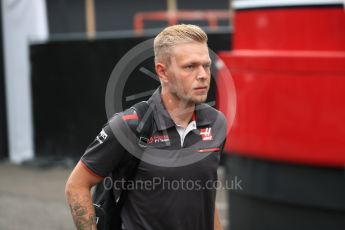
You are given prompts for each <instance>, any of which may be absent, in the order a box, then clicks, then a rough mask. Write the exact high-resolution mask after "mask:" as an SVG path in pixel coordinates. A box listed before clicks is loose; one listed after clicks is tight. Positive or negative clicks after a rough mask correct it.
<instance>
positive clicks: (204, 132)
mask: <svg viewBox="0 0 345 230" xmlns="http://www.w3.org/2000/svg"><path fill="white" fill-rule="evenodd" d="M200 136H201V139H202V141H212V140H213V136H212V132H211V128H204V129H200Z"/></svg>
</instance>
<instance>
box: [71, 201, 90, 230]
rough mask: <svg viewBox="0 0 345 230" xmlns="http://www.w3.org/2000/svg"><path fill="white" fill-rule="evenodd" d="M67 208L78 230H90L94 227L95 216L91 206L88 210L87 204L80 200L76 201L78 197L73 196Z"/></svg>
mask: <svg viewBox="0 0 345 230" xmlns="http://www.w3.org/2000/svg"><path fill="white" fill-rule="evenodd" d="M84 201H85V200H84ZM86 201H87V200H86ZM83 203H85V204H83ZM69 206H70V209H71V213H72V217H73V220H74V223H75V225H76V227H77V229H78V230H92V229H93V227H95V226H96V216H95V214H94V211H93V207H92V206H91V207H89V209H88V207H87V206H88V202H81V199H78V195H74V196H73V198H72V199H71V200H70V203H69Z"/></svg>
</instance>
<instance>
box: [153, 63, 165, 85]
mask: <svg viewBox="0 0 345 230" xmlns="http://www.w3.org/2000/svg"><path fill="white" fill-rule="evenodd" d="M155 68H156V73H157V75H158V77H159V80H160V81H161V82H162V83H167V82H168V77H167V74H166V73H167V68H166V65H164V64H163V63H157V64H156V65H155Z"/></svg>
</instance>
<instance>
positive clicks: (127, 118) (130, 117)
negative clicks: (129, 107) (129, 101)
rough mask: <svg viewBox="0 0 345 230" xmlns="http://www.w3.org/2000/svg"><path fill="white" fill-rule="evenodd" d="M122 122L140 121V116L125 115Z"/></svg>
mask: <svg viewBox="0 0 345 230" xmlns="http://www.w3.org/2000/svg"><path fill="white" fill-rule="evenodd" d="M122 120H124V121H127V120H138V115H137V114H128V115H123V116H122Z"/></svg>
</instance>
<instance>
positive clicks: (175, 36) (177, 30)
mask: <svg viewBox="0 0 345 230" xmlns="http://www.w3.org/2000/svg"><path fill="white" fill-rule="evenodd" d="M192 41H196V42H200V43H207V35H206V33H205V32H204V31H203V30H202V29H201V28H200V27H199V26H195V25H190V24H188V25H186V24H181V25H174V26H169V27H167V28H165V29H164V30H163V31H162V32H160V33H159V34H158V35H157V36H156V37H155V39H154V42H153V47H154V53H155V63H158V62H163V63H166V64H167V63H169V61H170V58H169V56H170V52H171V47H173V46H175V45H177V44H179V43H184V42H192Z"/></svg>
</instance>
